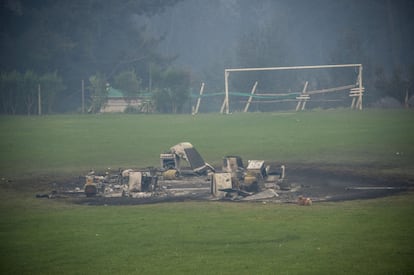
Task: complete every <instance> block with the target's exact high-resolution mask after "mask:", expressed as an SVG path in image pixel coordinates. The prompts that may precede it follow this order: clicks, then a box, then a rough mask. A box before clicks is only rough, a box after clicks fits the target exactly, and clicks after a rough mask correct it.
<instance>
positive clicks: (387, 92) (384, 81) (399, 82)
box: [375, 65, 414, 104]
mask: <svg viewBox="0 0 414 275" xmlns="http://www.w3.org/2000/svg"><path fill="white" fill-rule="evenodd" d="M375 88H376V90H377V91H378V94H379V95H380V96H390V97H392V98H395V99H396V100H398V101H399V102H400V103H401V104H406V103H407V102H406V100H408V99H409V97H410V96H412V95H414V65H411V67H406V68H402V69H396V70H394V71H393V73H392V74H391V76H388V77H387V75H386V74H385V73H384V70H383V69H381V68H379V69H377V70H376V72H375Z"/></svg>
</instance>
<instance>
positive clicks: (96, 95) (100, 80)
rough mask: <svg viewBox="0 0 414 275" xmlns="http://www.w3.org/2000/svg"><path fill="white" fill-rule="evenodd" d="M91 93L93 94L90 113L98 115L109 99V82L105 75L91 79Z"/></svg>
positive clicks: (98, 74)
mask: <svg viewBox="0 0 414 275" xmlns="http://www.w3.org/2000/svg"><path fill="white" fill-rule="evenodd" d="M89 84H90V86H89V91H90V94H91V102H90V107H89V111H88V112H90V113H98V112H99V111H100V110H101V107H103V106H104V104H105V103H106V101H107V99H108V90H107V85H106V84H107V81H106V77H105V75H103V74H101V73H97V74H95V75H93V76H91V77H89Z"/></svg>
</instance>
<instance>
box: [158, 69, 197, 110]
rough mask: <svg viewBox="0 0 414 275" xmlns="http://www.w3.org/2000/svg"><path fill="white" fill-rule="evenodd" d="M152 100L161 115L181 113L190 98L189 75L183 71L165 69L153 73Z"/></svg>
mask: <svg viewBox="0 0 414 275" xmlns="http://www.w3.org/2000/svg"><path fill="white" fill-rule="evenodd" d="M153 78H154V80H153V81H154V84H153V85H154V89H153V91H152V92H153V100H154V104H155V107H156V110H157V111H159V112H162V113H181V112H182V111H183V109H184V105H185V103H186V102H188V99H189V97H190V90H189V88H190V80H191V77H190V73H189V72H187V71H185V70H183V69H176V68H167V69H166V70H163V71H159V70H158V71H155V72H154V73H153Z"/></svg>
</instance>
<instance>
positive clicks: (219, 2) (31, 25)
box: [0, 0, 414, 113]
mask: <svg viewBox="0 0 414 275" xmlns="http://www.w3.org/2000/svg"><path fill="white" fill-rule="evenodd" d="M0 3H1V6H0V8H1V10H0V17H1V19H0V20H1V25H0V37H1V44H0V55H1V56H0V58H1V60H2V62H1V64H0V70H1V72H2V73H4V74H11V72H14V71H16V72H19V73H20V74H21V75H24V74H25V73H26V72H33V74H35V75H38V76H41V75H45V74H48V75H54V76H55V79H60V78H61V83H60V84H59V85H58V86H59V89H58V91H57V92H56V93H54V94H53V97H52V96H51V97H50V100H53V101H55V103H53V102H49V103H48V104H49V105H50V106H49V109H50V112H52V111H54V112H58V111H71V110H76V109H78V108H79V106H80V94H81V91H80V87H81V85H80V83H81V80H82V79H84V80H85V81H87V80H88V79H90V78H91V77H92V76H97V75H99V76H100V77H102V78H104V79H106V80H107V81H109V82H110V83H114V81H115V79H114V78H115V76H117V75H119V74H121V73H122V72H131V71H133V72H135V74H136V76H137V79H139V81H140V85H139V89H142V91H144V90H145V92H152V88H154V91H153V92H154V95H156V98H157V100H158V101H159V108H158V109H159V111H161V110H164V111H165V112H171V111H177V112H182V111H187V110H186V109H185V108H184V106H187V105H188V104H185V103H184V102H181V101H188V90H187V89H190V87H191V88H192V91H193V93H197V92H198V88H199V85H200V82H205V83H206V86H207V87H209V88H208V89H210V90H211V91H215V92H217V91H223V89H224V79H223V72H224V69H225V68H235V67H273V66H294V65H319V64H340V63H362V64H363V65H364V86H365V87H366V89H367V91H368V92H367V96H368V98H369V99H370V100H372V101H375V100H377V99H379V98H380V97H383V96H386V95H390V96H393V97H395V98H396V99H398V100H399V101H400V102H402V101H403V100H404V97H405V94H406V92H409V94H410V95H412V94H414V91H413V82H414V75H413V72H414V70H413V64H414V52H413V50H412V49H414V41H413V38H412V33H413V31H414V18H413V16H412V14H413V12H414V1H410V0H397V1H391V0H364V1H357V0H338V1H330V0H313V1H306V0H293V1H288V0H260V1H249V0H211V1H203V0H169V1H167V0H160V1H152V0H137V1H128V0H118V1H115V0H106V1H98V0H82V1H81V0H71V1H63V0H62V1H52V0H41V1H40V0H39V1H29V0H1V2H0ZM151 68H156V70H154V72H158V75H164V76H165V77H164V78H163V81H161V80H160V83H156V82H155V81H157V74H155V73H154V75H153V76H152V70H151ZM173 70H176V72H173ZM10 76H11V75H10ZM167 76H168V77H167ZM27 77H29V76H27ZM174 77H176V78H178V79H173V78H174ZM319 77H322V76H321V75H319ZM324 77H326V78H327V79H329V81H331V82H336V81H337V77H338V76H335V75H329V76H324ZM158 79H160V78H159V77H158ZM166 79H169V81H171V87H168V86H169V84H168V83H165V80H166ZM236 80H237V81H236ZM255 80H259V82H261V83H263V85H267V86H268V87H266V88H268V89H271V88H277V87H276V86H275V85H276V83H275V82H272V76H270V75H266V74H263V75H254V74H252V75H249V76H246V77H245V76H243V77H239V79H237V77H235V78H234V83H233V85H235V87H236V86H237V85H239V86H246V89H247V90H248V89H250V88H251V83H252V82H254V81H255ZM299 80H300V81H303V79H295V78H293V77H292V76H289V77H287V79H286V81H285V82H286V83H282V84H280V83H279V84H280V85H281V86H283V85H285V84H286V85H287V82H289V81H291V82H292V81H293V82H295V81H296V82H298V83H299V82H300V81H299ZM236 82H237V83H236ZM176 83H184V84H185V85H187V86H185V85H183V84H180V85H178V86H177V84H176ZM266 83H267V84H266ZM279 84H278V85H279ZM293 86H294V83H293ZM293 86H292V88H295V87H293ZM62 87H64V88H65V89H63V88H62ZM161 87H162V88H161ZM177 87H179V89H181V90H184V91H178V90H177ZM241 88H242V87H240V89H241ZM175 90H177V91H176V92H172V91H175ZM167 91H168V92H167ZM162 94H168V97H167V96H165V97H162V96H160V95H162ZM162 98H168V99H167V101H168V102H173V105H172V106H168V104H167V105H166V102H160V100H161V101H162ZM180 102H181V103H180ZM2 103H4V102H2ZM2 105H4V104H2ZM26 105H28V106H29V105H30V106H31V105H32V104H31V102H29V101H26ZM161 106H163V107H161ZM30 108H33V107H30ZM26 109H27V108H26ZM1 112H2V113H9V112H8V111H7V112H6V111H5V110H1Z"/></svg>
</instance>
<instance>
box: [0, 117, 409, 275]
mask: <svg viewBox="0 0 414 275" xmlns="http://www.w3.org/2000/svg"><path fill="white" fill-rule="evenodd" d="M413 114H414V113H413V112H411V111H378V110H367V111H363V112H351V111H347V110H339V111H314V112H304V113H264V114H261V113H257V114H256V113H254V114H233V115H230V116H222V115H216V114H211V115H200V116H195V117H194V116H187V115H180V116H167V115H150V116H145V115H142V116H141V115H97V116H86V115H85V116H78V115H74V116H69V115H67V116H45V117H0V173H1V174H0V176H1V177H2V178H5V179H11V180H12V181H11V182H6V181H4V180H2V181H1V183H0V192H1V194H2V198H1V200H0V209H1V211H0V243H1V264H0V273H1V274H56V273H61V274H390V273H397V274H412V272H413V270H414V262H413V261H412V258H413V256H414V248H413V244H414V237H413V233H412V228H414V216H413V213H414V203H413V202H414V194H413V193H412V192H409V193H405V194H402V195H398V196H392V197H387V198H381V199H375V200H364V201H348V202H340V203H317V204H314V205H313V206H312V207H300V206H297V205H293V204H283V205H282V204H272V203H267V204H262V203H223V202H183V203H161V204H153V205H139V206H83V205H74V204H69V203H66V202H65V201H59V200H40V199H35V198H34V193H33V189H32V188H30V186H19V184H20V183H21V182H24V183H25V184H26V185H27V184H30V183H31V182H30V180H27V179H28V178H29V179H30V177H32V178H33V186H36V179H37V178H38V177H42V176H44V175H49V178H48V179H49V180H50V181H53V178H54V177H60V175H64V176H70V175H71V176H77V175H79V174H81V173H84V172H85V171H87V170H89V169H90V168H92V167H94V168H98V169H99V168H105V167H114V168H117V167H124V168H125V167H126V168H127V167H131V166H132V167H146V166H150V165H153V166H157V165H158V156H159V154H160V153H161V152H162V151H163V150H167V149H168V148H169V147H170V146H172V145H174V144H176V143H177V142H181V141H189V142H192V143H193V144H194V145H195V146H196V148H197V149H198V150H199V152H200V153H201V154H202V155H203V157H204V158H205V160H206V161H208V162H210V163H213V164H215V165H219V164H220V162H221V158H222V157H223V156H224V155H228V154H232V155H233V154H238V155H240V156H242V157H243V159H244V160H247V159H266V160H273V161H280V162H284V163H287V164H288V165H289V164H300V165H309V166H310V167H316V166H318V165H337V166H346V167H355V166H358V165H360V166H363V167H367V169H368V168H369V169H370V171H371V172H376V173H379V174H381V173H384V174H390V175H394V174H395V175H399V176H405V177H406V178H407V179H411V180H412V178H413V176H414V146H413V141H414V126H413V118H414V116H413ZM288 167H289V166H288ZM20 179H25V180H24V181H23V180H22V181H21V180H20ZM27 182H29V183H27ZM26 187H27V188H26ZM25 188H26V189H25ZM18 191H20V192H18Z"/></svg>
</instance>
